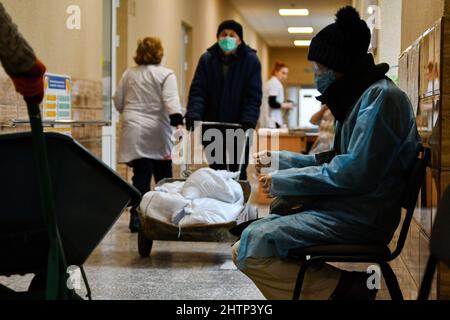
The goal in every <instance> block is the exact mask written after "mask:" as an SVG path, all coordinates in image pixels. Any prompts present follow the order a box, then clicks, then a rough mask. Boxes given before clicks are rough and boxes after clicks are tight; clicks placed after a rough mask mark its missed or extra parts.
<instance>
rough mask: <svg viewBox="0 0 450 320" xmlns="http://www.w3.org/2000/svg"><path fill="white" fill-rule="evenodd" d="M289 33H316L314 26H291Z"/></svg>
mask: <svg viewBox="0 0 450 320" xmlns="http://www.w3.org/2000/svg"><path fill="white" fill-rule="evenodd" d="M288 32H289V33H293V34H295V33H303V34H310V33H314V28H312V27H291V28H289V29H288Z"/></svg>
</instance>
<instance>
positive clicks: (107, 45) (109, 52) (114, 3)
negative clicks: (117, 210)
mask: <svg viewBox="0 0 450 320" xmlns="http://www.w3.org/2000/svg"><path fill="white" fill-rule="evenodd" d="M119 6H120V0H103V10H104V12H103V19H104V32H103V56H104V60H105V61H104V62H103V63H104V66H103V105H104V117H105V120H111V125H110V126H105V127H103V129H102V160H103V162H104V163H106V164H107V165H108V166H109V167H111V169H113V170H116V167H117V159H116V158H117V157H116V125H117V122H118V120H119V115H118V114H117V111H116V110H115V108H113V105H112V95H113V92H114V91H115V89H116V88H115V83H116V47H117V46H118V45H119V43H118V41H119V39H118V37H117V30H116V28H117V27H116V26H117V24H116V17H117V8H118V7H119ZM108 26H110V27H111V28H109V27H108ZM108 58H109V59H108Z"/></svg>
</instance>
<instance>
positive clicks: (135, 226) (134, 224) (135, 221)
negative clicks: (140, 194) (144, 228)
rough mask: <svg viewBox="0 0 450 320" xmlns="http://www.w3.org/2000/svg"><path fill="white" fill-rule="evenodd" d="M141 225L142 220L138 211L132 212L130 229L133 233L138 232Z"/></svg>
mask: <svg viewBox="0 0 450 320" xmlns="http://www.w3.org/2000/svg"><path fill="white" fill-rule="evenodd" d="M140 226H141V221H140V220H139V215H138V214H137V213H132V214H131V216H130V225H129V228H130V231H131V233H137V232H138V231H139V228H140Z"/></svg>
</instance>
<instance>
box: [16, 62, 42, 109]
mask: <svg viewBox="0 0 450 320" xmlns="http://www.w3.org/2000/svg"><path fill="white" fill-rule="evenodd" d="M45 71H46V67H45V65H44V64H43V63H42V62H41V61H40V60H39V59H36V63H35V64H34V66H33V67H32V68H31V69H30V70H28V71H26V72H23V73H20V74H15V75H11V79H12V81H13V82H14V86H15V88H16V91H17V92H18V93H20V94H21V95H22V96H23V97H24V99H25V101H27V102H28V103H34V104H40V103H41V102H42V99H43V98H44V74H45Z"/></svg>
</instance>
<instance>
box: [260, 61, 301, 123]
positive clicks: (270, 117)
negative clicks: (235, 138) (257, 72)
mask: <svg viewBox="0 0 450 320" xmlns="http://www.w3.org/2000/svg"><path fill="white" fill-rule="evenodd" d="M288 75H289V68H288V66H287V65H286V64H285V63H283V62H281V61H276V62H275V65H274V68H273V71H272V77H271V78H270V80H269V81H268V82H267V83H266V87H265V90H264V101H263V114H262V119H261V120H262V122H261V126H262V127H265V128H270V129H277V128H282V127H284V120H283V111H284V110H291V109H292V108H293V107H294V106H293V104H292V103H291V102H285V96H284V90H285V89H284V85H283V82H284V81H286V80H287V78H288Z"/></svg>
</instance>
